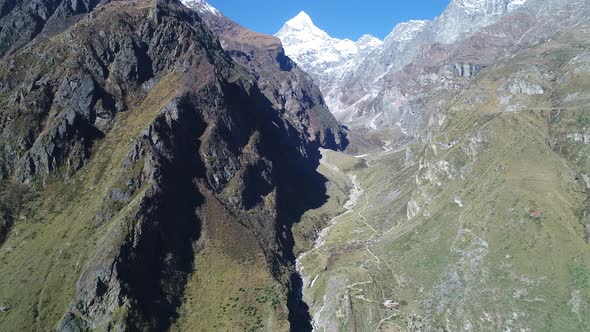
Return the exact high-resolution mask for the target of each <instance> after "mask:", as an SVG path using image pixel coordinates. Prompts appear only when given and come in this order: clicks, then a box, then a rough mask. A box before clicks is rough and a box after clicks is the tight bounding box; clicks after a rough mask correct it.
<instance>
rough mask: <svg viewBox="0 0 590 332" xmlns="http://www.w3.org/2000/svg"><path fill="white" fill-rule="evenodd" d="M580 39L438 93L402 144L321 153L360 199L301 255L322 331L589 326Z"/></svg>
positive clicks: (559, 40) (584, 69)
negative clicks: (359, 162)
mask: <svg viewBox="0 0 590 332" xmlns="http://www.w3.org/2000/svg"><path fill="white" fill-rule="evenodd" d="M589 36H590V35H589V31H588V30H586V29H577V30H574V31H570V32H567V33H562V34H560V35H558V36H557V37H556V38H554V39H552V40H550V41H548V42H546V43H544V44H542V45H540V46H538V47H536V48H534V49H531V50H530V51H527V52H526V53H524V54H522V55H519V56H517V57H515V58H512V59H510V60H507V61H506V62H504V63H500V64H497V65H495V66H492V67H488V68H487V69H485V70H484V71H483V72H482V73H481V74H480V75H479V76H478V77H477V78H476V79H475V80H474V81H473V82H472V83H471V84H470V85H469V86H468V87H467V89H465V90H463V91H451V90H439V91H438V92H436V93H435V94H434V95H433V96H431V98H430V104H426V105H427V107H431V108H430V109H437V108H436V107H435V106H436V105H441V104H442V105H444V106H443V110H442V113H437V114H431V116H432V117H434V118H435V119H437V120H438V121H435V122H434V124H432V125H431V126H430V127H428V128H426V130H427V131H428V132H429V133H430V136H429V138H428V139H425V140H422V141H419V140H417V141H415V142H414V143H413V144H412V145H411V146H410V147H409V148H407V149H406V150H404V151H399V152H395V151H394V152H391V153H387V154H384V153H373V154H370V155H368V156H365V157H363V158H360V159H363V160H364V165H365V167H357V168H347V167H346V166H345V165H344V163H343V161H344V160H347V159H346V157H341V158H337V157H332V158H331V161H332V162H333V163H334V165H335V166H337V167H341V168H342V169H343V170H344V172H345V173H347V174H348V175H355V176H356V177H357V179H359V180H360V184H361V186H362V188H363V189H364V198H361V199H360V200H359V201H358V203H357V205H356V206H355V208H354V213H350V214H347V215H345V216H343V217H342V218H341V219H340V220H339V221H338V223H337V225H336V226H334V227H333V228H331V229H330V232H329V234H328V235H327V236H326V244H325V245H324V246H323V247H321V248H319V249H316V250H313V251H311V252H310V253H309V254H308V255H306V256H305V259H304V260H303V262H302V264H303V266H304V272H305V277H306V278H307V279H310V280H312V279H314V280H315V281H314V283H313V286H312V287H310V288H308V289H306V290H305V292H304V294H305V296H304V298H305V300H306V301H307V303H308V304H309V305H310V307H311V313H312V316H313V317H314V319H315V325H316V327H317V328H318V329H319V330H320V331H322V330H332V329H333V328H337V329H339V330H350V329H353V328H355V329H357V330H363V331H373V330H375V331H377V330H383V331H405V330H426V331H429V330H446V331H458V330H466V331H498V330H504V331H508V330H512V331H514V330H530V331H556V330H559V331H582V330H589V329H590V319H589V318H588V317H590V284H589V277H590V246H589V244H588V229H589V228H588V226H587V223H588V221H587V220H588V219H587V218H588V217H587V215H588V210H587V209H588V207H587V206H588V203H587V202H588V200H587V197H588V196H587V192H588V190H589V189H588V187H590V186H589V185H590V182H587V181H588V174H589V172H590V168H589V166H590V165H589V164H588V146H589V145H588V144H590V140H589V139H588V138H590V135H588V134H589V132H588V130H589V127H588V123H589V122H588V121H587V118H588V116H589V114H590V113H588V112H590V109H588V97H590V95H589V94H588V92H587V91H590V80H589V79H590V71H589V70H588V56H587V54H588V50H589V48H590V47H589V46H590V45H589V44H588V43H587V41H588V37H589ZM540 90H542V93H540ZM324 174H325V175H326V176H327V177H330V176H331V174H330V172H324ZM337 179H338V177H337ZM344 192H345V190H344ZM333 210H334V208H333V207H328V208H327V211H333Z"/></svg>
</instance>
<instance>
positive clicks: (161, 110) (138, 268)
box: [0, 0, 345, 331]
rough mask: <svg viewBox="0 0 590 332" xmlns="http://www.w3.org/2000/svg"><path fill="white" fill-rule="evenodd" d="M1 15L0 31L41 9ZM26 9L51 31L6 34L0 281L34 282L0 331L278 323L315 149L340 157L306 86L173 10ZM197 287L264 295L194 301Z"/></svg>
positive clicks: (171, 5) (271, 54)
mask: <svg viewBox="0 0 590 332" xmlns="http://www.w3.org/2000/svg"><path fill="white" fill-rule="evenodd" d="M7 4H12V3H9V2H5V3H4V4H3V5H2V7H1V8H2V20H3V21H2V22H8V23H6V27H7V28H4V25H2V27H3V29H2V30H1V31H2V32H3V33H4V32H5V31H8V29H9V27H11V26H12V27H13V26H21V25H20V23H19V24H14V23H13V22H28V21H27V20H37V16H38V12H37V11H31V10H32V9H31V8H34V9H35V10H45V9H43V8H44V7H43V6H37V5H35V4H31V3H30V2H25V1H17V2H16V4H14V5H13V6H10V5H7ZM43 5H47V6H54V5H55V6H54V7H52V8H53V9H51V10H49V9H47V15H45V14H44V15H45V16H44V17H46V18H47V19H44V21H43V22H50V21H51V20H57V18H58V17H59V18H60V23H64V22H67V23H68V24H64V25H52V26H51V29H49V26H50V25H49V23H43V24H45V25H44V26H45V28H35V29H34V31H36V32H35V33H33V32H31V33H30V34H26V33H24V32H23V33H22V34H21V36H24V37H23V38H24V39H23V38H20V39H15V38H13V39H10V38H8V37H6V38H5V39H3V40H4V41H5V42H4V44H3V47H4V51H3V52H8V54H6V55H5V56H4V58H2V60H1V61H0V77H1V79H0V82H1V83H0V91H1V98H0V102H1V103H2V105H1V106H2V108H1V110H0V136H1V137H2V141H1V143H0V170H1V174H0V176H1V179H2V180H1V182H2V183H1V184H2V186H1V188H0V189H2V193H3V194H2V195H3V197H6V196H5V195H12V196H11V197H15V198H14V202H13V203H11V205H10V207H5V206H1V207H0V208H2V211H1V212H2V214H3V215H2V216H1V219H0V220H1V223H0V235H1V236H2V240H4V243H3V244H2V250H1V251H0V255H1V257H2V258H1V259H2V261H3V262H4V263H3V267H2V268H0V279H2V280H3V281H2V283H3V284H4V285H10V284H11V283H12V282H14V281H15V280H16V279H15V278H16V276H18V275H24V273H23V271H24V270H26V269H30V270H29V271H37V272H38V273H34V274H33V275H30V276H29V277H26V278H24V279H21V280H20V285H19V286H16V285H14V287H12V286H7V287H3V288H2V290H1V291H0V303H1V304H2V306H3V307H9V308H10V310H7V312H6V313H2V317H0V326H3V329H7V330H17V329H24V330H31V329H36V328H46V327H48V326H54V325H56V324H57V325H56V326H58V330H61V331H79V330H87V329H107V330H128V329H133V330H154V329H155V330H162V329H168V328H170V327H171V326H173V325H174V326H176V328H178V329H181V330H186V329H194V326H193V325H191V324H195V322H196V321H195V320H194V319H190V317H191V315H193V314H198V315H199V316H200V320H199V322H200V323H202V324H208V323H210V322H212V321H217V322H219V321H221V322H223V321H226V320H224V319H218V318H214V317H217V316H216V315H217V311H219V314H220V315H224V314H227V315H231V316H234V317H237V316H240V315H244V320H241V319H238V320H237V321H236V322H233V323H232V322H230V321H229V320H227V324H229V325H227V326H226V327H225V328H227V329H233V328H236V326H238V325H232V324H242V325H243V324H246V325H244V326H241V325H240V327H243V328H259V327H260V326H261V325H262V326H264V325H267V324H269V326H270V325H272V326H275V327H281V326H282V328H285V327H286V326H288V325H289V321H288V319H289V318H290V317H289V312H290V310H291V309H292V308H293V306H292V301H291V297H290V296H291V295H290V289H291V288H292V285H291V282H292V281H293V279H292V275H293V274H294V269H293V267H292V266H291V264H292V261H294V257H293V252H292V247H293V240H292V236H291V226H292V224H293V223H295V222H297V221H298V217H299V216H300V215H301V214H302V213H303V211H305V210H306V209H308V208H310V207H313V206H317V205H319V204H321V202H322V200H323V199H324V197H323V194H322V193H323V192H324V189H323V182H322V178H321V177H320V176H319V175H317V173H315V171H314V168H315V166H316V165H317V162H318V158H319V153H318V148H319V147H320V146H325V147H332V148H338V147H342V146H344V144H345V137H344V134H343V132H342V129H341V128H340V126H339V125H337V124H336V123H335V121H334V119H333V118H332V117H331V115H330V114H329V113H327V112H326V109H325V107H324V106H323V101H322V98H321V96H320V94H319V92H318V90H317V88H315V87H314V86H313V85H312V83H310V81H309V79H308V76H307V75H305V74H304V73H303V72H301V71H299V70H298V69H296V67H295V66H294V65H293V63H292V62H290V60H289V59H288V58H286V57H285V56H284V54H283V53H282V49H281V48H280V44H279V43H278V42H276V40H275V39H273V38H270V40H271V41H272V43H267V40H265V38H262V37H260V36H258V37H260V38H261V39H256V38H255V39H254V40H248V39H247V38H246V39H239V38H236V39H234V42H235V43H234V44H232V45H233V47H234V48H227V47H226V50H223V49H222V47H221V45H220V44H219V41H218V40H219V39H221V41H222V42H224V43H227V42H228V41H229V39H225V38H224V37H223V36H217V35H216V34H215V33H214V32H211V30H210V29H209V28H208V27H207V25H206V24H205V23H203V21H202V19H201V17H200V16H199V13H196V12H194V11H192V10H190V9H188V8H186V7H185V6H183V5H182V4H180V2H177V1H173V0H140V1H112V2H109V3H98V2H91V3H85V2H74V3H71V2H67V3H66V2H64V3H63V4H61V3H59V4H54V5H53V4H51V3H49V2H43ZM60 6H61V7H60ZM55 8H57V9H55ZM59 8H64V9H63V10H62V9H59ZM60 10H61V11H63V12H65V13H66V14H64V15H61V14H60V15H61V16H55V15H57V13H59V12H60ZM51 13H53V14H51ZM73 13H75V14H76V15H73ZM84 13H86V14H84ZM70 14H72V15H70ZM52 15H54V16H52ZM201 15H202V13H201ZM51 17H53V18H51ZM70 17H71V18H72V20H71V21H70V20H69V18H70ZM35 22H37V21H35ZM25 25H26V26H29V25H28V24H25ZM212 27H213V26H212ZM23 29H24V28H23ZM45 29H48V30H47V31H51V33H48V34H43V36H44V38H40V36H41V35H40V34H39V30H40V31H45ZM25 30H26V29H25ZM25 30H22V31H25ZM27 31H28V30H27ZM7 36H8V34H7ZM10 36H14V34H10ZM239 37H240V38H241V37H243V36H241V35H240V36H239ZM29 41H30V42H29ZM259 41H260V43H258V42H259ZM254 46H256V48H254ZM228 53H229V54H231V55H232V57H233V58H234V59H237V61H236V60H233V59H232V58H231V57H229V56H228ZM21 186H23V187H24V189H23V188H21ZM28 192H34V193H36V194H35V195H32V196H31V195H29V194H28ZM302 197H303V198H302ZM3 205H4V204H3ZM10 227H11V228H12V231H10V230H9V228H10ZM6 234H8V236H7V237H6V238H5V239H4V237H5V235H6ZM41 248H42V249H41ZM38 250H42V251H43V252H44V253H45V254H44V255H39V252H38ZM22 257H29V260H28V262H31V264H32V265H29V263H24V264H22V259H21V258H22ZM208 262H214V263H208ZM222 262H224V263H223V264H224V270H223V271H218V270H216V265H215V264H217V263H222ZM244 262H252V264H253V266H256V268H254V269H250V268H249V267H248V264H246V265H243V264H244ZM250 267H251V266H250ZM41 270H43V272H41ZM228 271H234V272H235V275H234V274H231V275H229V274H228V273H229V272H228ZM204 277H206V278H210V277H211V278H213V279H214V280H216V281H218V282H219V283H220V284H218V285H217V286H215V287H218V288H216V293H217V294H230V293H231V292H234V291H235V292H238V291H239V292H240V293H241V294H242V297H244V298H246V297H250V296H251V297H252V298H254V297H255V296H256V295H255V294H256V292H258V291H259V290H258V288H257V287H256V289H255V287H252V289H249V288H248V287H250V286H253V285H254V286H257V285H260V287H267V288H264V289H265V292H266V293H265V294H266V295H265V296H268V297H269V298H270V297H271V295H272V299H273V300H272V302H268V303H267V302H266V301H265V302H256V304H255V305H254V306H252V303H254V302H247V303H248V304H249V305H250V307H248V308H249V309H248V311H247V312H246V311H240V310H241V309H240V307H237V308H236V306H235V305H234V308H236V309H235V312H230V311H231V310H230V311H227V310H226V309H224V310H223V312H222V311H221V309H220V308H221V305H222V304H223V301H225V300H227V299H223V298H222V299H219V301H220V302H216V301H217V299H218V297H215V296H209V297H202V298H200V300H199V301H197V303H194V302H193V297H192V294H199V293H200V292H206V291H209V290H210V289H212V287H213V286H211V285H212V284H211V283H209V284H208V285H203V284H202V283H201V281H200V280H201V279H200V278H204ZM234 277H237V279H236V281H231V282H230V280H229V279H227V280H228V281H227V283H223V282H224V280H226V278H234ZM240 277H241V278H240ZM232 280H233V279H232ZM263 285H264V286H263ZM238 288H239V290H238ZM23 289H24V291H23ZM260 289H262V288H260ZM232 301H233V300H232ZM5 303H6V305H5ZM239 303H240V302H239V301H238V300H236V301H235V302H233V304H239ZM236 315H237V316H236ZM263 319H264V320H263ZM220 328H221V327H220Z"/></svg>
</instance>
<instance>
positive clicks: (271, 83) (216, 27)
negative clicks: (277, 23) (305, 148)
mask: <svg viewBox="0 0 590 332" xmlns="http://www.w3.org/2000/svg"><path fill="white" fill-rule="evenodd" d="M185 4H186V5H187V6H188V7H189V8H192V9H194V10H196V11H197V12H200V13H202V14H201V16H202V17H203V19H204V21H205V23H206V24H207V26H208V27H209V28H210V29H211V30H212V31H213V32H214V33H215V34H216V35H217V36H218V37H219V39H220V42H221V45H222V47H223V48H224V50H225V51H226V52H227V53H228V55H229V56H231V57H232V59H233V60H234V61H236V62H237V63H239V64H241V65H243V66H244V67H245V68H246V69H247V70H248V71H249V72H250V73H252V74H253V75H254V76H255V77H257V79H258V81H259V83H260V87H261V89H262V92H263V93H264V94H265V96H266V97H267V98H269V100H271V101H272V103H273V107H274V108H275V109H277V110H279V112H281V114H282V115H283V116H285V117H288V118H289V119H291V120H292V121H291V122H292V123H297V124H298V128H297V129H298V130H299V131H300V132H301V133H304V134H305V135H306V136H307V139H310V140H312V141H314V140H317V141H318V142H319V144H320V145H321V146H322V147H325V148H332V149H333V148H343V147H345V146H346V144H347V141H346V136H345V133H344V130H343V128H342V127H341V126H340V125H339V124H338V123H337V122H336V121H335V120H334V119H333V117H332V115H331V113H330V111H329V110H328V108H327V107H326V105H325V103H324V99H323V97H322V94H321V92H320V90H319V89H318V88H317V87H316V86H315V85H314V83H313V82H312V79H311V77H309V76H308V75H307V74H306V73H305V72H304V71H302V70H301V69H300V68H299V67H298V66H297V65H296V64H295V63H294V62H293V61H292V60H291V59H290V58H289V57H287V56H286V55H285V51H284V49H283V46H282V44H281V41H280V40H279V39H278V38H276V37H272V36H267V35H263V34H260V33H257V32H254V31H251V30H248V29H246V28H244V27H242V26H240V25H238V24H237V23H236V22H234V21H232V20H230V19H229V18H227V17H226V16H224V15H223V14H222V13H221V12H219V11H217V10H216V9H215V8H213V7H211V5H209V4H208V3H206V2H191V1H189V0H187V1H185ZM365 44H366V43H365Z"/></svg>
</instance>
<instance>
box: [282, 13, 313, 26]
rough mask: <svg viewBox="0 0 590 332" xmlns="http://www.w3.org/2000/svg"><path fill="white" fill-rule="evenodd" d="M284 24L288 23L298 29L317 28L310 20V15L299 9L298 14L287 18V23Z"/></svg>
mask: <svg viewBox="0 0 590 332" xmlns="http://www.w3.org/2000/svg"><path fill="white" fill-rule="evenodd" d="M285 25H288V26H290V27H292V28H294V29H299V30H306V29H308V30H315V29H318V28H317V27H316V26H315V24H313V21H312V20H311V17H309V15H307V13H306V12H304V11H301V12H299V14H297V15H296V16H295V17H293V18H292V19H290V20H288V21H287V23H285Z"/></svg>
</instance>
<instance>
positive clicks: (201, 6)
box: [181, 0, 221, 16]
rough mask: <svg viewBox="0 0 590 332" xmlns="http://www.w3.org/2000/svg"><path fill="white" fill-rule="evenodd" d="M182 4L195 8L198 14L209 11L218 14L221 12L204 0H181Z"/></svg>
mask: <svg viewBox="0 0 590 332" xmlns="http://www.w3.org/2000/svg"><path fill="white" fill-rule="evenodd" d="M181 2H182V4H183V5H185V6H187V7H188V8H191V9H194V10H196V11H197V12H198V13H199V14H204V13H209V14H213V15H215V16H220V15H221V12H220V11H219V10H218V9H217V8H215V7H213V6H211V5H210V4H208V3H207V1H205V0H181Z"/></svg>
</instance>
